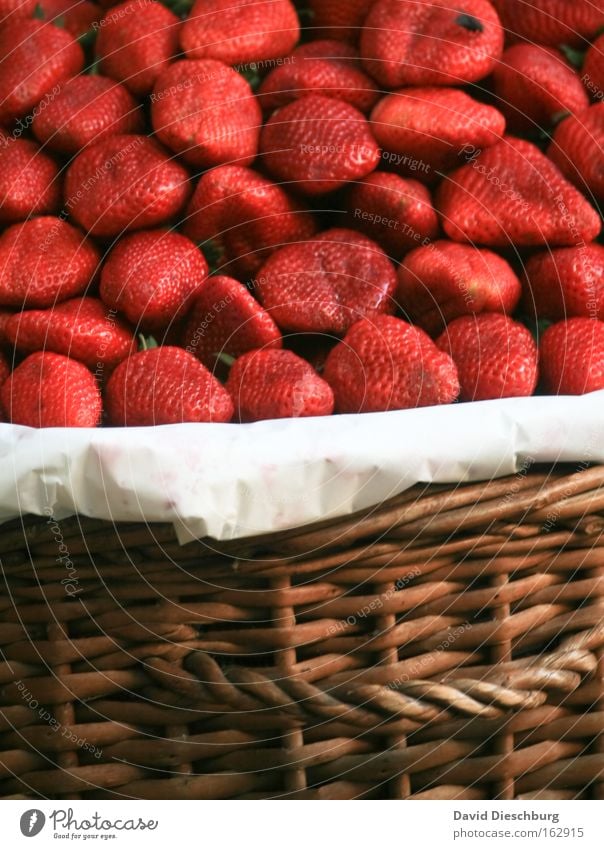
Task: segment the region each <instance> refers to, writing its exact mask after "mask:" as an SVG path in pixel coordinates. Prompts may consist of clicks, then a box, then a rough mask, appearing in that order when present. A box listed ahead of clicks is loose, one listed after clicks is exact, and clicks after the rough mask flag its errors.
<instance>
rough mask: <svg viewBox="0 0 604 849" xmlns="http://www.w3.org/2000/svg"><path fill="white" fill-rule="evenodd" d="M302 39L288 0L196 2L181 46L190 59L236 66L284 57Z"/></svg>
mask: <svg viewBox="0 0 604 849" xmlns="http://www.w3.org/2000/svg"><path fill="white" fill-rule="evenodd" d="M299 37H300V24H299V21H298V15H297V13H296V10H295V8H294V6H293V5H292V3H290V2H289V0H196V2H195V4H194V6H193V8H192V10H191V12H190V14H189V17H188V18H187V20H186V21H185V23H184V25H183V28H182V35H181V38H180V43H181V46H182V49H183V51H184V52H185V54H186V55H187V57H188V58H189V59H219V60H220V61H221V62H225V63H226V64H227V65H236V64H238V63H247V62H265V61H267V60H270V59H277V58H279V57H280V56H285V55H286V54H287V53H289V52H290V50H292V49H293V47H294V46H295V45H296V42H297V41H298V39H299Z"/></svg>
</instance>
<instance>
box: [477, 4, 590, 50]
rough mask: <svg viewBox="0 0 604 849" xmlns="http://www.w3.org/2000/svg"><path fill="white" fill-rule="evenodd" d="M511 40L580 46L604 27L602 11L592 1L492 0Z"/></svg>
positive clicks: (553, 45) (552, 45)
mask: <svg viewBox="0 0 604 849" xmlns="http://www.w3.org/2000/svg"><path fill="white" fill-rule="evenodd" d="M492 2H493V5H494V6H495V8H496V9H497V11H498V12H499V15H500V16H501V22H502V23H503V26H504V27H505V29H506V30H507V31H508V34H509V35H510V36H512V39H513V40H518V39H519V38H520V39H525V40H526V41H531V42H537V43H539V44H548V45H550V46H551V47H556V46H557V45H559V44H570V45H580V44H581V42H582V39H584V38H587V39H591V38H593V37H594V36H595V34H596V33H597V31H598V30H599V29H601V27H602V26H604V10H602V8H601V6H600V4H598V3H594V2H593V0H492Z"/></svg>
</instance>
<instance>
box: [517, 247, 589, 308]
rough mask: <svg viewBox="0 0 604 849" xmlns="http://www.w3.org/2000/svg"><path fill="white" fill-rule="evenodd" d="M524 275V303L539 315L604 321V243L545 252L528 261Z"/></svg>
mask: <svg viewBox="0 0 604 849" xmlns="http://www.w3.org/2000/svg"><path fill="white" fill-rule="evenodd" d="M525 274H526V286H527V289H526V293H525V298H524V300H525V304H526V307H527V309H528V311H529V312H534V313H536V314H537V315H538V316H539V318H545V319H549V320H550V321H560V320H561V319H564V318H569V317H571V316H584V317H586V318H598V319H600V320H604V246H602V245H598V244H597V243H595V242H594V243H593V244H591V245H581V246H579V247H575V248H557V249H555V250H551V251H543V252H542V253H538V254H535V255H534V256H532V257H531V258H530V259H529V260H528V261H527V263H526V265H525Z"/></svg>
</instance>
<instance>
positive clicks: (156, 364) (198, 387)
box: [105, 346, 233, 427]
mask: <svg viewBox="0 0 604 849" xmlns="http://www.w3.org/2000/svg"><path fill="white" fill-rule="evenodd" d="M105 408H106V410H107V416H108V419H109V422H110V424H112V425H119V426H129V427H141V426H146V425H164V424H178V423H180V422H228V421H230V420H231V418H232V417H233V404H232V402H231V399H230V396H229V393H228V392H227V391H226V389H225V388H224V387H223V386H221V384H220V383H219V382H218V381H217V380H216V378H215V377H213V376H212V375H211V374H210V372H209V371H208V370H207V368H206V367H205V366H203V365H202V364H201V363H200V362H199V360H198V359H196V357H194V356H193V354H190V353H188V352H187V351H183V349H182V348H175V347H171V346H167V347H163V348H152V349H150V350H147V351H139V352H138V353H137V354H133V355H132V356H131V357H129V358H128V359H127V360H123V362H121V363H120V364H119V366H118V367H117V368H116V370H115V371H114V372H113V374H112V375H111V377H110V378H109V380H108V382H107V386H106V388H105Z"/></svg>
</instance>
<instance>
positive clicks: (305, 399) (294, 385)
mask: <svg viewBox="0 0 604 849" xmlns="http://www.w3.org/2000/svg"><path fill="white" fill-rule="evenodd" d="M226 388H227V389H228V391H229V394H230V396H231V398H232V399H233V404H234V405H235V418H236V419H237V420H238V421H240V422H257V421H261V420H262V419H291V418H302V417H307V416H330V415H331V414H332V413H333V408H334V399H333V392H332V390H331V387H330V386H329V384H328V383H326V382H325V381H324V380H323V379H322V378H321V377H319V375H318V374H317V372H316V371H315V370H314V369H313V367H312V366H311V365H310V364H309V363H307V362H306V360H303V359H301V358H300V357H297V356H296V354H294V353H293V352H292V351H280V350H275V349H271V348H268V349H265V350H262V351H250V352H249V353H247V354H244V355H243V356H242V357H240V358H239V359H238V360H236V362H235V363H234V364H233V366H232V368H231V371H230V374H229V379H228V381H227V384H226Z"/></svg>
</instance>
